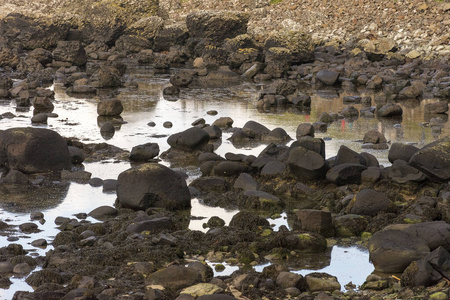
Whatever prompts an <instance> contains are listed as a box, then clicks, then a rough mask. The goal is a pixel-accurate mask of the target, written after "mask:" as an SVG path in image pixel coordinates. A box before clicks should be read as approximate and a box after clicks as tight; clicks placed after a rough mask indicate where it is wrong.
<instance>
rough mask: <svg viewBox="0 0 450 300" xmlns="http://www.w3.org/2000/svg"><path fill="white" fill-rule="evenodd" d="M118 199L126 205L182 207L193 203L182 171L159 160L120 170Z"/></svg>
mask: <svg viewBox="0 0 450 300" xmlns="http://www.w3.org/2000/svg"><path fill="white" fill-rule="evenodd" d="M117 199H118V200H119V202H120V204H121V205H122V206H123V207H129V208H133V209H142V210H145V209H147V208H149V207H164V208H166V209H168V210H178V209H185V208H189V207H190V206H191V196H190V193H189V189H188V187H187V185H186V182H185V181H184V179H183V178H182V177H181V175H179V174H178V173H177V172H175V171H173V170H171V169H169V168H167V167H165V166H163V165H160V164H155V163H149V164H143V165H140V166H138V167H135V168H131V169H128V170H126V171H124V172H122V173H120V175H119V177H118V186H117Z"/></svg>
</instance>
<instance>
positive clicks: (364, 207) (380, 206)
mask: <svg viewBox="0 0 450 300" xmlns="http://www.w3.org/2000/svg"><path fill="white" fill-rule="evenodd" d="M390 205H391V200H389V198H388V197H387V196H386V195H385V194H383V193H381V192H378V191H375V190H372V189H363V190H361V191H360V192H359V193H358V194H356V196H355V198H354V199H353V203H351V208H350V213H352V214H357V215H367V216H375V215H377V214H378V213H379V212H380V211H385V210H386V209H388V208H389V207H390Z"/></svg>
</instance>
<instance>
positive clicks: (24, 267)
mask: <svg viewBox="0 0 450 300" xmlns="http://www.w3.org/2000/svg"><path fill="white" fill-rule="evenodd" d="M30 272H31V267H30V266H29V265H28V264H27V263H20V264H17V265H15V266H14V269H13V273H16V274H27V273H30Z"/></svg>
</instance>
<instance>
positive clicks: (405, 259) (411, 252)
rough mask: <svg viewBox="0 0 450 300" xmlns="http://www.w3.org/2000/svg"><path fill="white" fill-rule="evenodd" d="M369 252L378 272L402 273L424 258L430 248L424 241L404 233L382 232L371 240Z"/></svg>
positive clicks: (395, 231) (397, 231)
mask: <svg viewBox="0 0 450 300" xmlns="http://www.w3.org/2000/svg"><path fill="white" fill-rule="evenodd" d="M369 252H370V258H371V260H372V262H373V265H374V267H375V270H376V271H379V272H385V273H401V272H403V271H404V270H405V269H406V267H408V265H409V264H410V263H411V262H413V261H415V260H419V259H422V258H424V257H425V256H426V255H427V254H428V253H429V252H430V248H429V247H428V245H427V244H426V242H425V241H424V240H423V239H421V238H418V237H414V236H411V235H410V234H408V233H406V232H404V231H401V230H382V231H378V232H376V233H375V234H374V235H373V236H372V238H371V239H370V241H369Z"/></svg>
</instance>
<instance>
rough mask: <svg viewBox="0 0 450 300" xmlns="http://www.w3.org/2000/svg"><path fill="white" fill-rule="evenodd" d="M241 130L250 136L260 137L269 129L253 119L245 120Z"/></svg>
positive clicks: (267, 132)
mask: <svg viewBox="0 0 450 300" xmlns="http://www.w3.org/2000/svg"><path fill="white" fill-rule="evenodd" d="M242 130H243V131H244V132H245V133H246V134H247V135H248V136H249V137H250V138H257V139H260V138H261V137H262V136H263V135H267V134H269V132H270V129H269V128H267V127H266V126H264V125H262V124H260V123H258V122H255V121H247V123H245V124H244V127H242Z"/></svg>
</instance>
